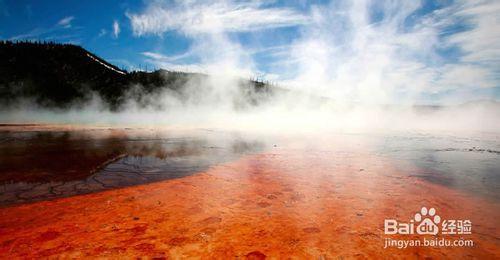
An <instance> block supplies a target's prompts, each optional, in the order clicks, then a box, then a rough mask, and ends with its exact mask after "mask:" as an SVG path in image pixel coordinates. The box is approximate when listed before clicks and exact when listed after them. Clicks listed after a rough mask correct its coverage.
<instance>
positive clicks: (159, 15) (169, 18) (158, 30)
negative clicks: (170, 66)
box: [127, 1, 308, 36]
mask: <svg viewBox="0 0 500 260" xmlns="http://www.w3.org/2000/svg"><path fill="white" fill-rule="evenodd" d="M127 16H128V17H129V19H130V22H131V26H132V30H133V32H134V34H135V35H137V36H141V35H145V34H156V35H161V34H163V33H165V32H167V31H174V30H175V31H180V32H182V33H185V34H197V33H213V32H247V31H258V30H263V29H269V28H278V27H289V26H296V25H300V24H306V23H307V22H308V18H307V17H306V16H304V15H303V14H300V13H298V12H297V11H294V10H292V9H288V8H267V7H265V6H264V5H262V4H259V3H255V2H250V3H234V2H232V1H227V2H222V3H221V2H215V3H206V2H202V1H186V2H179V4H178V5H176V6H175V7H171V6H170V7H167V6H165V5H164V4H162V3H159V2H154V3H153V4H150V5H149V6H148V7H147V8H146V10H145V11H144V12H142V13H139V14H134V13H128V14H127Z"/></svg>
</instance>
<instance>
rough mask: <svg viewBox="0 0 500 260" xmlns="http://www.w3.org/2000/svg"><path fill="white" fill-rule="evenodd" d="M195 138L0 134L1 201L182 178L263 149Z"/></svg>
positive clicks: (234, 139)
mask: <svg viewBox="0 0 500 260" xmlns="http://www.w3.org/2000/svg"><path fill="white" fill-rule="evenodd" d="M196 136H197V137H184V136H175V135H169V134H167V133H158V132H144V131H138V132H134V131H116V130H112V131H108V130H101V131H97V132H93V131H73V132H72V131H66V132H19V133H15V132H0V140H1V142H0V154H1V156H0V173H1V174H0V181H1V186H0V192H1V193H0V205H2V204H3V205H5V204H11V203H18V202H29V201H36V200H43V199H50V198H57V197H65V196H70V195H76V194H84V193H90V192H95V191H101V190H105V189H111V188H118V187H125V186H131V185H137V184H144V183H150V182H154V181H160V180H166V179H171V178H179V177H184V176H187V175H190V174H193V173H196V172H200V171H204V170H206V169H208V168H209V167H210V166H212V165H215V164H218V163H222V162H227V161H230V160H234V159H236V158H238V157H239V156H241V155H243V154H247V153H252V152H257V151H259V150H261V149H262V148H263V144H262V143H259V142H257V141H249V140H244V139H242V138H240V137H239V136H237V135H231V134H220V133H219V134H217V133H204V134H203V135H196Z"/></svg>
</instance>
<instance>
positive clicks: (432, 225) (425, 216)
mask: <svg viewBox="0 0 500 260" xmlns="http://www.w3.org/2000/svg"><path fill="white" fill-rule="evenodd" d="M431 218H432V219H431ZM415 221H416V222H420V221H422V222H421V223H420V224H419V225H418V226H417V234H420V235H437V233H438V232H439V227H438V226H437V225H436V224H439V222H441V217H439V216H438V215H436V209H434V208H430V209H429V210H427V208H426V207H422V209H421V210H420V213H417V214H415Z"/></svg>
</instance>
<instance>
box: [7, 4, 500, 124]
mask: <svg viewBox="0 0 500 260" xmlns="http://www.w3.org/2000/svg"><path fill="white" fill-rule="evenodd" d="M420 8H422V3H419V2H417V1H401V2H393V1H373V2H369V1H368V2H365V1H355V2H354V3H351V2H350V1H349V2H344V1H340V2H339V1H334V2H332V3H330V4H327V5H326V6H314V5H313V6H311V7H310V8H309V10H308V11H307V12H306V13H299V12H297V11H295V10H293V9H291V8H287V7H283V8H277V7H276V8H275V7H268V6H266V5H265V4H259V3H255V2H252V3H249V4H248V3H247V4H242V3H234V2H232V1H225V2H222V3H213V4H210V3H209V4H206V3H197V2H196V1H187V2H181V3H177V5H176V7H175V8H174V9H172V8H171V7H170V6H167V5H165V4H162V3H160V2H158V1H155V2H152V3H150V4H148V6H147V7H146V8H145V9H144V10H143V11H142V12H139V13H134V12H130V13H127V16H128V17H129V19H130V22H131V27H132V30H133V32H134V34H135V36H136V37H142V36H145V35H157V36H158V35H159V36H161V35H162V34H163V33H165V32H169V31H176V32H178V33H181V34H183V35H185V36H186V37H188V38H190V39H191V40H192V42H193V44H192V47H191V49H190V50H188V51H187V52H186V53H183V54H180V55H179V56H177V57H171V56H166V55H163V54H159V53H154V52H145V53H144V55H145V57H146V58H147V59H148V61H149V62H151V63H154V64H155V65H156V66H158V67H164V68H169V69H180V70H182V69H188V70H190V71H193V70H194V71H200V70H202V71H203V72H206V73H207V74H209V75H210V76H209V77H208V78H207V80H205V81H200V80H198V79H195V78H193V79H192V80H189V81H188V82H187V83H186V84H185V86H183V88H182V91H181V92H175V91H172V90H169V89H165V90H163V91H162V92H160V93H155V94H151V95H148V94H144V93H138V91H141V88H140V87H137V88H132V90H131V91H129V93H128V94H127V95H128V97H130V98H129V101H128V102H127V104H126V105H125V108H124V109H123V110H122V111H120V112H109V111H108V110H107V109H106V106H105V105H103V103H102V101H101V100H99V97H98V96H95V98H93V99H92V101H91V102H90V103H89V104H88V105H86V106H85V107H84V108H74V109H69V110H68V111H54V110H40V109H39V108H36V107H34V105H30V104H29V102H28V103H27V104H22V105H20V106H19V107H22V109H19V107H18V108H13V109H11V110H10V111H7V112H5V111H4V112H2V114H1V115H0V120H1V121H3V122H33V121H35V122H54V123H60V122H64V123H78V124H104V125H108V124H120V125H141V126H160V125H161V126H182V127H209V128H221V129H232V130H261V131H277V132H282V131H330V130H335V131H344V130H345V131H351V130H377V129H379V130H387V129H396V130H418V129H420V130H482V131H496V130H497V129H500V121H499V118H500V117H499V116H498V111H500V106H499V104H498V103H496V102H489V101H488V102H485V101H483V102H473V103H470V104H468V105H459V104H461V103H465V102H467V101H470V100H471V98H470V97H468V96H467V95H465V96H464V95H461V94H460V93H462V94H463V93H476V92H477V91H481V90H484V89H488V88H492V87H497V85H498V76H497V75H498V73H499V71H498V68H500V64H499V61H500V59H499V57H500V53H499V50H498V46H500V40H499V35H500V25H499V22H500V20H499V19H494V18H495V16H497V14H498V10H499V8H500V4H499V3H497V2H489V1H483V2H480V3H466V2H461V1H459V2H457V3H454V4H452V5H450V6H447V7H445V8H441V9H438V10H436V11H433V12H431V13H428V14H425V15H423V16H421V17H419V18H418V20H416V21H413V23H412V25H411V26H408V25H406V23H408V21H409V19H413V18H414V13H415V12H417V11H418V10H419V9H420ZM373 10H375V11H376V12H378V15H375V14H374V12H373ZM172 17H175V19H174V18H172ZM264 18H265V19H264ZM497 18H498V17H497ZM461 19H466V20H467V22H468V23H469V24H470V25H471V29H468V30H464V31H463V32H459V33H455V34H450V35H443V32H445V31H446V30H450V29H453V28H454V24H455V23H457V22H458V21H459V20H461ZM293 26H299V27H300V35H299V36H298V37H297V38H296V39H294V40H293V41H292V42H291V43H290V44H288V45H280V46H266V47H262V48H259V49H254V48H249V47H248V46H242V44H241V43H239V42H238V41H236V40H234V39H233V38H234V37H231V33H235V32H246V33H252V34H253V35H254V36H255V37H259V36H262V35H265V34H260V33H261V32H262V31H265V30H272V29H273V28H282V27H293ZM455 29H456V28H455ZM453 48H461V50H462V51H463V54H462V55H460V57H459V59H458V60H454V61H453V62H452V61H449V60H446V59H445V58H443V56H442V55H440V51H442V50H443V49H447V50H448V49H449V50H451V49H453ZM256 53H264V54H265V55H269V56H272V57H274V58H275V60H274V62H273V63H272V64H271V65H270V66H269V68H268V69H267V70H266V72H265V73H264V72H262V71H260V70H261V69H260V68H262V64H259V63H258V62H256V60H255V59H254V55H255V54H256ZM186 57H196V60H199V62H197V63H186V62H185V61H184V60H185V58H186ZM256 74H264V75H265V77H267V78H268V79H273V80H275V81H278V82H280V86H281V87H282V88H286V89H289V91H278V92H276V93H273V94H269V93H268V94H256V93H254V92H252V91H245V89H251V88H252V86H250V85H249V84H248V81H245V80H242V79H245V78H250V77H252V76H254V75H256ZM481 93H489V92H484V91H483V92H481ZM249 95H255V97H254V99H260V100H262V101H263V102H259V103H258V104H251V103H248V101H247V100H248V96H249ZM136 96H141V97H142V98H141V101H140V104H141V105H140V104H138V102H137V101H136V100H135V99H134V98H133V97H136ZM477 97H478V96H477V95H476V96H473V98H474V99H477ZM479 98H481V99H495V98H496V97H495V96H494V95H488V94H486V95H482V96H481V95H480V96H479ZM142 104H148V105H147V106H145V107H144V106H143V105H142ZM428 104H436V105H439V107H434V106H420V105H428Z"/></svg>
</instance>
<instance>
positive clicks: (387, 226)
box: [384, 207, 472, 235]
mask: <svg viewBox="0 0 500 260" xmlns="http://www.w3.org/2000/svg"><path fill="white" fill-rule="evenodd" d="M471 231H472V222H471V221H470V220H443V221H442V219H441V217H440V216H439V215H437V214H436V209H435V208H430V209H427V208H426V207H422V208H421V209H420V211H419V212H417V213H416V214H415V215H414V217H413V219H411V220H410V221H409V222H398V221H397V220H395V219H386V220H385V221H384V233H385V234H386V235H395V234H402V235H411V234H418V235H437V234H438V233H440V232H441V234H471Z"/></svg>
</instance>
